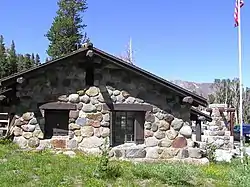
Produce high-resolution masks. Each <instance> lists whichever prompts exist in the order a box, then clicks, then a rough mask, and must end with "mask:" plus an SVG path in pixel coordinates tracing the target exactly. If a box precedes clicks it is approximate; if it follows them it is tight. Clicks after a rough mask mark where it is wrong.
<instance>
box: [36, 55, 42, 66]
mask: <svg viewBox="0 0 250 187" xmlns="http://www.w3.org/2000/svg"><path fill="white" fill-rule="evenodd" d="M40 64H41V60H40V56H39V54H36V57H35V65H36V66H39V65H40Z"/></svg>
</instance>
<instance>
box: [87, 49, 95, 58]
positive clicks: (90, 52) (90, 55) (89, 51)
mask: <svg viewBox="0 0 250 187" xmlns="http://www.w3.org/2000/svg"><path fill="white" fill-rule="evenodd" d="M93 55H94V52H93V50H88V51H87V53H86V56H87V57H90V58H92V57H93Z"/></svg>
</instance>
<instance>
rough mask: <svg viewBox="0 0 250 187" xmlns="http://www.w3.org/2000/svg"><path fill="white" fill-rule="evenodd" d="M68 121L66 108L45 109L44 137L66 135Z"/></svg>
mask: <svg viewBox="0 0 250 187" xmlns="http://www.w3.org/2000/svg"><path fill="white" fill-rule="evenodd" d="M68 123H69V111H68V110H45V128H44V130H45V138H51V137H52V136H68Z"/></svg>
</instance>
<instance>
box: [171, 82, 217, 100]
mask: <svg viewBox="0 0 250 187" xmlns="http://www.w3.org/2000/svg"><path fill="white" fill-rule="evenodd" d="M170 82H172V83H174V84H176V85H178V86H180V87H182V88H185V89H187V90H189V91H191V92H195V93H196V94H198V95H200V96H203V97H205V98H208V95H209V94H214V93H215V88H214V87H213V83H197V82H191V81H184V80H170Z"/></svg>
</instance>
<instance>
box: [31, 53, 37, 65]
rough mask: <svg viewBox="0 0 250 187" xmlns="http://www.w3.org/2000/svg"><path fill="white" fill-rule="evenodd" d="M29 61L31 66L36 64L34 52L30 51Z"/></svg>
mask: <svg viewBox="0 0 250 187" xmlns="http://www.w3.org/2000/svg"><path fill="white" fill-rule="evenodd" d="M30 62H31V64H32V66H35V65H36V61H35V55H34V53H31V57H30Z"/></svg>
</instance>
